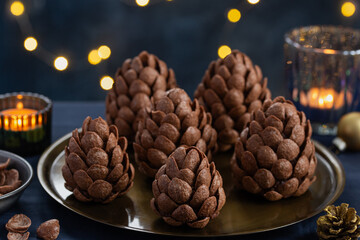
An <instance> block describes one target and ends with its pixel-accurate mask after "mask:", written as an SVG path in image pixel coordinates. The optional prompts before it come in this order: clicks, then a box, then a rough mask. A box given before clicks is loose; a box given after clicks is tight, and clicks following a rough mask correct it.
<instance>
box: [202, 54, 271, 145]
mask: <svg viewBox="0 0 360 240" xmlns="http://www.w3.org/2000/svg"><path fill="white" fill-rule="evenodd" d="M270 97H271V93H270V90H269V89H268V88H267V78H264V79H263V75H262V72H261V69H260V67H259V66H257V65H255V66H254V65H253V63H252V62H251V60H250V58H249V57H248V56H246V55H245V54H244V53H241V52H239V51H238V50H233V51H232V52H231V54H229V55H228V56H226V57H225V58H224V59H220V58H219V59H218V60H216V61H212V62H211V63H210V65H209V68H208V69H207V70H206V72H205V75H204V77H203V79H202V82H201V83H200V84H199V86H198V88H197V89H196V91H195V98H197V99H199V102H200V104H201V105H203V106H205V107H206V110H207V111H209V112H211V114H212V116H213V118H214V121H213V126H214V128H215V129H216V131H217V132H218V144H219V150H220V151H227V150H229V149H230V148H231V147H232V146H234V144H235V143H236V141H237V138H238V137H239V132H241V131H242V130H243V127H244V126H245V122H246V121H247V120H248V119H249V118H250V113H251V112H252V111H254V110H257V109H260V108H261V105H262V103H263V101H264V100H265V99H270Z"/></svg>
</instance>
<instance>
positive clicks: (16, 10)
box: [10, 1, 25, 16]
mask: <svg viewBox="0 0 360 240" xmlns="http://www.w3.org/2000/svg"><path fill="white" fill-rule="evenodd" d="M24 10H25V7H24V4H23V3H22V2H20V1H14V2H13V3H12V4H11V5H10V12H11V13H12V14H13V15H15V16H20V15H21V14H23V13H24Z"/></svg>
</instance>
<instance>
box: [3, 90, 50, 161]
mask: <svg viewBox="0 0 360 240" xmlns="http://www.w3.org/2000/svg"><path fill="white" fill-rule="evenodd" d="M51 115H52V102H51V101H50V100H49V98H47V97H44V96H42V95H39V94H35V93H23V92H21V93H8V94H3V95H0V149H4V150H7V151H10V152H14V153H17V154H19V155H23V156H29V155H37V154H40V153H41V152H42V151H43V150H44V149H45V148H46V147H48V146H49V145H50V142H51Z"/></svg>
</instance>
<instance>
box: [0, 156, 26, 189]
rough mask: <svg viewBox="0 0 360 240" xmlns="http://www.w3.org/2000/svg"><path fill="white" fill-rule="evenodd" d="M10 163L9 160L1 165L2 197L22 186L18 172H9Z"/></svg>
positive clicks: (0, 185)
mask: <svg viewBox="0 0 360 240" xmlns="http://www.w3.org/2000/svg"><path fill="white" fill-rule="evenodd" d="M10 161H11V160H10V158H9V159H8V160H7V161H6V162H4V163H1V164H0V196H1V195H4V194H7V193H9V192H12V191H14V190H15V189H17V188H18V187H20V186H21V184H22V181H21V180H20V179H19V172H18V170H16V169H9V170H7V167H8V166H9V164H10Z"/></svg>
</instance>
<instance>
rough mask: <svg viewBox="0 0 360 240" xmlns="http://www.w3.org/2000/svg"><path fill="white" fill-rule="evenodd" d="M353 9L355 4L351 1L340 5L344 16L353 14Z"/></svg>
mask: <svg viewBox="0 0 360 240" xmlns="http://www.w3.org/2000/svg"><path fill="white" fill-rule="evenodd" d="M355 10H356V7H355V4H354V3H352V2H344V4H343V5H342V6H341V13H342V15H344V16H345V17H351V16H352V15H354V13H355Z"/></svg>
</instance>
